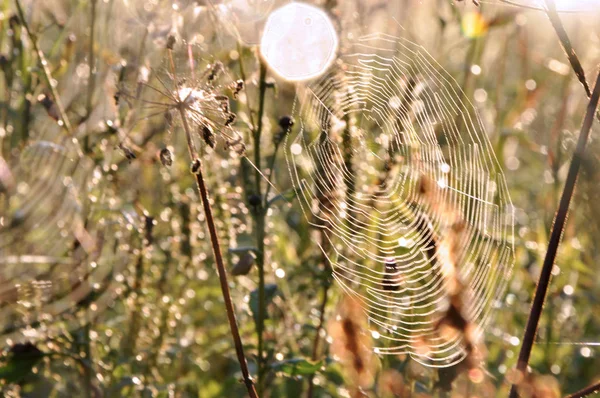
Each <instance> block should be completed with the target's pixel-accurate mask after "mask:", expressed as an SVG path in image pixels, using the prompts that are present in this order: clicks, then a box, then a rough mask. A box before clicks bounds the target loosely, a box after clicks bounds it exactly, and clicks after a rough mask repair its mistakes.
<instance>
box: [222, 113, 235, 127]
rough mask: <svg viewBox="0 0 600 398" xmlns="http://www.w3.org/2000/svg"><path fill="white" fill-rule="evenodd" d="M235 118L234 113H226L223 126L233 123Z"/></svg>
mask: <svg viewBox="0 0 600 398" xmlns="http://www.w3.org/2000/svg"><path fill="white" fill-rule="evenodd" d="M236 119H237V117H236V116H235V113H229V114H228V115H227V119H225V127H227V126H229V125H231V124H233V123H235V120H236Z"/></svg>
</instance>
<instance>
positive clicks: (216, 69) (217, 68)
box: [208, 61, 223, 82]
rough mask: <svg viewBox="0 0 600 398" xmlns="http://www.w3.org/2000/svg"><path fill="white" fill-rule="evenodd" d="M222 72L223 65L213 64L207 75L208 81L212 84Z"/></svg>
mask: <svg viewBox="0 0 600 398" xmlns="http://www.w3.org/2000/svg"><path fill="white" fill-rule="evenodd" d="M221 72H223V64H222V63H221V62H220V61H217V62H215V64H214V65H213V67H212V69H211V71H210V73H209V74H208V81H209V82H213V81H215V80H216V79H217V77H219V75H220V74H221Z"/></svg>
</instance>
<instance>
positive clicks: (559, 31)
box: [545, 0, 600, 120]
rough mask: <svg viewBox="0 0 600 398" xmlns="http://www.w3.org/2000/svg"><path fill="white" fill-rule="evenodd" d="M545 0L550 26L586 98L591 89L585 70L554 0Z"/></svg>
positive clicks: (589, 94) (590, 93)
mask: <svg viewBox="0 0 600 398" xmlns="http://www.w3.org/2000/svg"><path fill="white" fill-rule="evenodd" d="M545 1H546V14H547V15H548V18H549V19H550V23H551V24H552V27H553V28H554V31H555V32H556V35H557V36H558V39H559V40H560V44H561V46H562V48H563V50H564V51H565V53H566V54H567V58H568V59H569V63H570V64H571V68H572V69H573V72H575V75H576V76H577V79H578V80H579V82H580V83H581V85H582V86H583V89H584V90H585V94H586V95H587V97H588V98H590V96H591V95H592V91H591V90H590V85H589V84H588V82H587V79H586V77H585V71H584V70H583V66H581V62H580V61H579V57H577V54H576V53H575V49H574V48H573V46H572V45H571V40H570V39H569V35H568V34H567V31H566V30H565V27H564V25H563V23H562V21H561V19H560V16H559V15H558V12H557V11H556V4H555V2H554V0H545ZM596 117H597V118H598V120H600V112H597V113H596Z"/></svg>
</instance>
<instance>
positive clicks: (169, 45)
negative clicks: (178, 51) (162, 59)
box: [167, 35, 177, 50]
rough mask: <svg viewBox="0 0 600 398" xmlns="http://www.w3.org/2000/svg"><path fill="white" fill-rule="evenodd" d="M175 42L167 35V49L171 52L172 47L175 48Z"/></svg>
mask: <svg viewBox="0 0 600 398" xmlns="http://www.w3.org/2000/svg"><path fill="white" fill-rule="evenodd" d="M176 41H177V40H176V39H175V36H173V35H169V37H167V49H169V50H172V49H173V47H175V42H176Z"/></svg>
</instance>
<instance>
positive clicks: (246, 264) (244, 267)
mask: <svg viewBox="0 0 600 398" xmlns="http://www.w3.org/2000/svg"><path fill="white" fill-rule="evenodd" d="M254 260H255V257H254V254H252V252H246V253H244V254H242V255H241V256H240V260H239V261H238V262H237V264H236V265H234V266H233V268H232V269H231V275H234V276H239V275H248V273H249V272H250V270H252V267H253V266H254Z"/></svg>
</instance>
